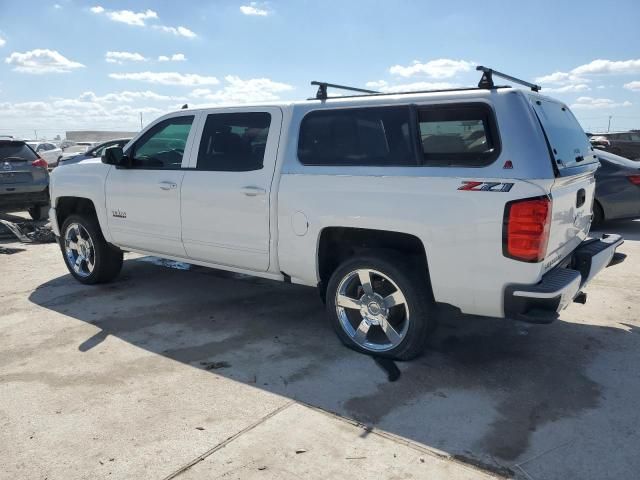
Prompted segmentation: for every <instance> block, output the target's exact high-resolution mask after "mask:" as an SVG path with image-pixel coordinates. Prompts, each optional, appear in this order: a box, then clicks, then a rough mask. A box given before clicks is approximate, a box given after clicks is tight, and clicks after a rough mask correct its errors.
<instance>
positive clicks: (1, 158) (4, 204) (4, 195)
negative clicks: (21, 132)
mask: <svg viewBox="0 0 640 480" xmlns="http://www.w3.org/2000/svg"><path fill="white" fill-rule="evenodd" d="M47 167H48V165H47V162H46V161H45V160H44V159H43V158H41V157H40V156H39V155H38V154H37V153H36V152H34V151H33V150H32V149H31V147H30V146H29V145H27V144H26V143H25V142H24V141H22V140H15V139H12V138H7V139H3V138H0V212H17V211H24V210H28V211H29V214H30V215H31V218H33V219H34V220H42V219H44V218H46V217H47V215H48V214H49V170H48V169H47Z"/></svg>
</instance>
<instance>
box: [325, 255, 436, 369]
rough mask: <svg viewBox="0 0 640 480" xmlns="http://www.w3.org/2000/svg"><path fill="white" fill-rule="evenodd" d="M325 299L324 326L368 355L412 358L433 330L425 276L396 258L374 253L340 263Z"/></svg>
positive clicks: (432, 315) (424, 271)
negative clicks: (326, 320)
mask: <svg viewBox="0 0 640 480" xmlns="http://www.w3.org/2000/svg"><path fill="white" fill-rule="evenodd" d="M367 279H368V280H369V285H365V284H366V282H367ZM326 298H327V302H326V304H327V314H328V317H329V322H330V323H331V325H332V327H333V328H334V330H335V331H336V333H337V335H338V337H339V338H340V340H341V341H342V343H344V344H345V345H346V346H348V347H349V348H352V349H354V350H357V351H359V352H362V353H366V354H369V355H374V356H378V357H387V358H392V359H396V360H411V359H413V358H415V357H417V356H419V355H420V354H421V353H422V351H423V350H424V346H425V341H426V338H427V335H428V333H429V332H430V331H431V330H432V328H433V327H434V326H435V311H434V310H435V308H434V302H433V299H432V294H431V290H430V287H429V284H428V280H427V272H426V270H425V269H421V268H420V267H416V266H415V264H412V263H411V262H409V260H408V259H407V258H406V257H404V256H402V255H400V254H395V253H389V252H375V251H374V252H372V253H370V254H366V255H361V256H357V257H354V258H351V259H349V260H347V261H345V262H343V263H342V264H341V265H340V266H339V267H338V268H337V269H336V270H335V271H334V272H333V274H332V275H331V279H330V280H329V283H328V285H327V296H326Z"/></svg>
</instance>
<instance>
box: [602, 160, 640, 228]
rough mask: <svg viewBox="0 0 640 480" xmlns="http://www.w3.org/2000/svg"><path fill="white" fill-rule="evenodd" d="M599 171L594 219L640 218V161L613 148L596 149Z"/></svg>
mask: <svg viewBox="0 0 640 480" xmlns="http://www.w3.org/2000/svg"><path fill="white" fill-rule="evenodd" d="M595 153H596V156H597V157H598V160H600V168H599V169H598V170H597V171H596V196H595V201H594V202H593V221H594V223H602V222H603V221H605V220H620V219H625V218H629V219H631V218H640V163H639V162H636V161H633V160H629V159H628V158H624V157H621V156H619V155H614V154H613V153H610V152H605V151H602V150H595Z"/></svg>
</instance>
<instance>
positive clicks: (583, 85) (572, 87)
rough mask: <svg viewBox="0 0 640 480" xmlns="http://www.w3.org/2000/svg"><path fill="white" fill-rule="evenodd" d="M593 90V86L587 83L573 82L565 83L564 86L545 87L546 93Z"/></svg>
mask: <svg viewBox="0 0 640 480" xmlns="http://www.w3.org/2000/svg"><path fill="white" fill-rule="evenodd" d="M588 90H591V87H590V86H589V85H587V84H586V83H575V84H573V83H571V84H569V85H563V86H562V87H554V88H545V89H544V91H545V93H569V92H586V91H588Z"/></svg>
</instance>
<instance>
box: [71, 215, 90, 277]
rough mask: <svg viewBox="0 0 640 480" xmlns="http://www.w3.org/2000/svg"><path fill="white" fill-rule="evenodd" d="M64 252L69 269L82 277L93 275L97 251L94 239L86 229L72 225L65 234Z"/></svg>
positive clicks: (76, 224)
mask: <svg viewBox="0 0 640 480" xmlns="http://www.w3.org/2000/svg"><path fill="white" fill-rule="evenodd" d="M64 252H65V255H66V257H67V263H68V264H69V267H71V269H72V270H73V271H74V272H75V273H76V275H78V276H80V277H88V276H89V275H91V274H92V273H93V269H94V268H95V262H96V249H95V246H94V243H93V239H92V238H91V235H89V232H88V231H87V229H86V228H85V227H83V226H82V225H80V224H79V223H71V224H69V225H68V226H67V229H66V230H65V232H64Z"/></svg>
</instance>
